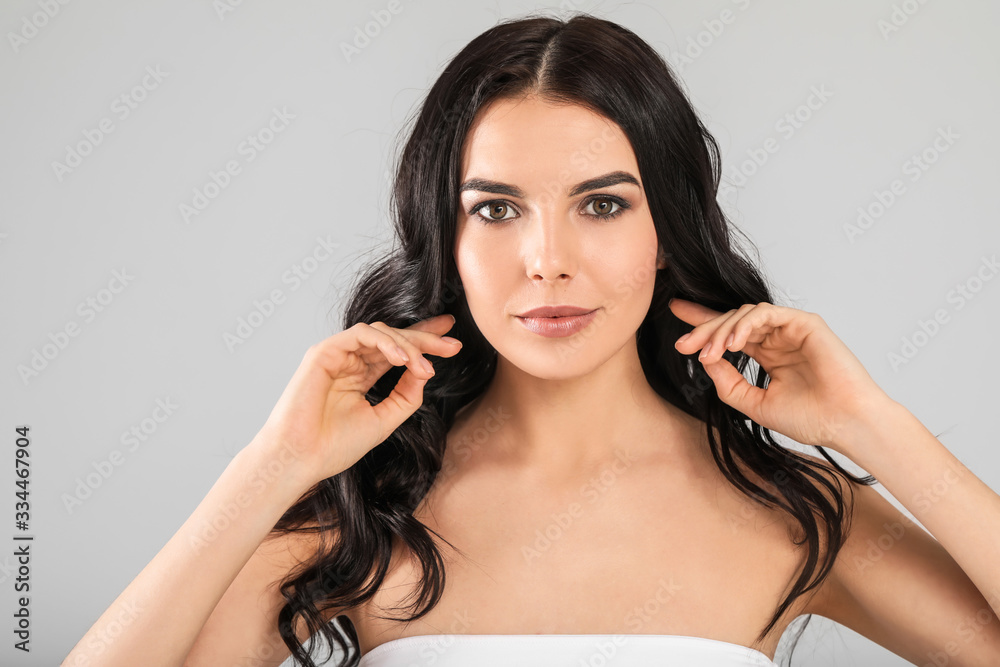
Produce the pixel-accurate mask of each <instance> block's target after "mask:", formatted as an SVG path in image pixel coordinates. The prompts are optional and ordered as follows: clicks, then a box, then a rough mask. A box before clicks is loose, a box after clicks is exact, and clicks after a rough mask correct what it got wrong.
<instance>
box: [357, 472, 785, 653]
mask: <svg viewBox="0 0 1000 667" xmlns="http://www.w3.org/2000/svg"><path fill="white" fill-rule="evenodd" d="M581 482H583V480H581ZM490 487H491V484H489V483H481V485H480V486H479V487H477V491H476V492H475V493H472V492H470V491H469V490H468V489H466V490H465V491H466V492H465V493H459V492H456V491H457V490H455V489H452V490H451V491H449V492H447V493H439V494H438V495H436V496H433V497H429V498H428V499H427V500H426V501H425V503H423V504H422V505H421V507H419V508H418V510H417V512H415V516H416V517H417V518H419V519H420V521H421V522H422V523H424V524H425V525H426V526H428V528H431V529H433V530H434V531H437V532H438V533H439V534H440V535H441V537H443V538H444V539H445V540H447V541H448V542H450V543H451V544H452V545H454V546H455V547H456V548H457V550H455V549H452V548H450V547H449V546H448V545H447V544H445V543H443V542H442V541H441V540H440V539H436V540H435V541H436V542H437V544H438V546H439V549H440V552H441V555H442V557H443V561H444V562H443V566H444V571H445V575H446V579H445V587H444V589H443V593H442V596H441V599H440V601H439V602H438V604H437V605H435V606H434V608H433V609H431V610H430V611H429V612H428V613H427V614H426V615H425V616H423V617H422V618H420V619H417V620H415V621H412V622H410V623H408V624H407V623H403V622H400V621H393V620H385V619H379V618H376V616H378V615H383V616H394V617H397V618H405V617H407V616H410V615H412V614H413V611H414V610H413V609H409V610H407V611H406V612H405V613H404V612H401V611H398V610H396V611H393V608H394V607H395V608H397V609H401V608H403V607H405V606H406V605H407V604H409V603H411V602H412V601H413V600H414V599H415V597H413V596H414V595H415V594H416V592H417V591H418V590H419V585H418V580H419V578H420V577H421V576H422V575H423V572H422V571H421V569H420V568H419V567H418V563H417V561H416V560H415V559H414V558H412V557H407V556H405V555H404V554H403V553H402V552H400V553H399V556H398V557H396V558H394V560H393V564H392V566H391V567H390V571H389V573H388V574H387V576H386V579H385V581H384V582H383V584H382V585H381V586H380V588H379V590H378V592H377V593H376V595H375V597H374V598H373V599H372V600H371V601H370V602H369V604H367V605H366V606H365V607H363V608H359V609H356V610H354V611H353V614H352V615H351V618H352V621H353V622H354V623H355V628H356V630H357V632H358V635H359V639H360V641H361V648H362V651H363V652H364V651H367V650H370V649H371V648H372V647H373V646H375V645H378V644H381V643H384V642H386V641H389V640H391V639H397V638H401V637H405V636H411V635H426V634H451V633H460V634H674V635H685V636H695V637H706V638H710V639H718V640H722V641H728V642H732V643H737V644H742V645H750V644H751V643H752V642H753V640H754V639H755V638H756V636H757V634H758V633H759V632H760V630H761V629H762V628H763V627H764V626H765V625H766V624H767V623H768V622H769V621H770V619H771V616H772V615H773V613H774V610H775V608H776V606H777V604H778V603H779V602H780V601H781V599H782V596H783V594H784V593H785V590H786V588H787V587H788V585H789V583H790V581H791V580H792V579H793V578H794V576H795V574H796V568H797V567H798V566H799V564H800V560H801V557H802V553H803V552H802V551H801V550H800V551H796V550H795V548H794V545H792V544H791V541H790V539H789V536H788V532H787V522H786V520H785V519H783V518H782V517H781V516H779V515H777V514H775V513H773V512H770V511H767V510H764V509H763V508H760V507H759V506H757V505H756V504H755V503H753V502H752V501H750V500H749V499H748V498H745V497H743V496H741V495H739V494H738V492H736V491H735V489H731V487H730V488H727V486H726V485H724V484H715V483H709V482H707V481H705V482H703V483H702V484H699V485H695V486H690V487H684V486H681V485H670V484H664V483H662V481H661V482H659V483H657V480H656V478H655V477H652V479H651V481H649V482H647V481H645V480H644V479H643V478H642V476H639V475H637V476H634V477H633V478H632V479H630V480H628V482H626V481H624V480H620V481H619V484H618V485H617V487H616V485H615V484H614V483H611V484H603V485H602V484H601V483H600V481H599V480H591V481H590V483H581V484H580V485H579V487H578V488H571V487H567V488H566V489H565V490H563V491H559V492H555V491H552V490H551V489H550V490H547V491H544V492H542V491H538V490H537V489H536V490H535V492H534V493H531V489H529V488H512V487H511V486H510V485H509V484H508V485H507V486H506V487H504V486H500V485H498V486H496V487H494V488H490ZM800 602H801V600H800ZM797 615H798V610H797V609H796V608H793V610H792V611H791V613H789V614H786V615H785V617H783V623H782V624H780V625H779V628H778V630H777V631H776V632H775V633H774V636H773V644H774V645H775V646H776V644H777V639H778V638H779V637H780V634H781V630H783V629H784V627H785V625H787V623H788V622H790V621H791V620H792V619H794V618H795V616H797ZM771 648H772V649H773V647H771ZM772 654H773V650H772Z"/></svg>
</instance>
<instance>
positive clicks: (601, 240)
mask: <svg viewBox="0 0 1000 667" xmlns="http://www.w3.org/2000/svg"><path fill="white" fill-rule="evenodd" d="M595 179H596V180H595ZM460 183H461V184H462V185H461V192H460V198H461V206H460V210H459V211H458V230H457V237H456V243H455V262H456V264H457V266H458V272H459V275H460V277H461V279H462V285H463V287H464V290H465V295H466V298H467V299H468V303H469V309H470V311H471V313H472V317H473V318H474V319H475V321H476V324H477V326H478V327H479V330H480V331H481V332H482V334H483V336H485V337H486V339H487V340H488V341H489V342H490V344H492V345H493V347H494V348H495V349H496V350H497V352H498V353H499V354H500V355H501V356H502V357H504V358H506V359H507V360H509V361H510V362H511V363H513V364H514V365H515V366H517V367H518V368H520V369H522V370H523V371H525V372H527V373H530V374H531V375H534V376H536V377H541V378H547V379H558V378H568V377H574V376H578V375H581V374H584V373H587V372H589V371H591V370H593V369H594V368H596V367H597V366H599V365H600V364H603V363H604V362H605V361H607V360H608V359H610V358H611V357H612V356H614V355H615V354H617V353H619V352H621V351H623V350H624V351H626V352H628V351H629V350H628V348H627V347H626V346H629V345H631V346H632V347H633V348H634V342H635V332H636V330H637V329H638V328H639V325H640V324H641V323H642V320H643V318H644V317H645V316H646V313H647V311H648V310H649V304H650V302H651V300H652V294H653V283H654V279H655V272H656V271H655V270H656V268H657V267H658V266H659V267H660V268H662V267H663V266H665V264H664V262H662V261H661V262H660V263H659V265H658V264H657V247H658V246H657V238H656V231H655V229H654V227H653V219H652V217H651V216H650V213H649V209H648V207H647V205H646V198H645V195H644V192H643V188H642V182H641V181H640V180H639V168H638V165H637V164H636V161H635V155H634V154H633V152H632V147H631V145H630V144H629V141H628V139H627V138H626V136H625V134H624V133H623V132H622V131H621V129H620V128H619V127H618V126H617V125H615V124H614V123H612V122H611V121H609V120H607V119H606V118H604V117H603V116H600V115H597V114H595V113H593V112H591V111H589V110H587V109H585V108H583V107H581V106H568V105H554V104H552V103H550V102H545V101H542V100H540V99H539V98H537V97H528V98H523V99H521V100H498V101H496V102H494V103H493V104H492V105H490V106H488V107H486V108H484V109H483V110H482V111H481V112H480V114H479V116H477V119H476V122H475V123H474V124H473V126H472V129H471V130H470V133H469V135H468V138H467V139H466V142H465V145H464V147H463V154H462V178H461V181H460ZM477 207H478V210H475V211H473V209H477ZM543 306H576V307H579V308H581V309H582V310H584V311H592V312H591V313H590V314H589V315H587V316H585V317H583V318H569V319H565V320H562V321H561V322H560V321H559V320H558V319H552V318H529V319H522V318H521V317H519V316H520V315H523V314H524V313H526V311H529V310H532V309H535V308H539V307H543ZM567 323H571V324H573V325H575V327H576V328H575V329H574V328H572V327H571V326H569V325H568V324H567ZM581 327H582V328H581ZM546 332H548V333H549V335H544V334H545V333H546ZM560 332H561V333H563V334H569V335H560V336H553V335H551V334H552V333H560Z"/></svg>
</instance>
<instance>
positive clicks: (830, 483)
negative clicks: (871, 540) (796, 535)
mask: <svg viewBox="0 0 1000 667" xmlns="http://www.w3.org/2000/svg"><path fill="white" fill-rule="evenodd" d="M796 454H798V455H799V456H801V457H803V458H805V459H808V460H809V461H811V462H812V463H814V464H815V466H813V470H814V471H815V472H816V474H817V477H812V476H808V477H807V479H809V481H810V482H811V483H812V484H813V485H814V486H815V487H816V489H817V490H818V491H819V492H820V493H822V494H823V495H824V496H825V497H826V498H827V500H828V501H831V502H832V501H834V492H833V489H836V490H837V493H838V494H839V495H840V497H841V498H842V499H843V503H844V522H843V534H844V538H843V541H842V544H841V548H840V550H839V551H838V552H837V556H836V559H835V561H834V566H833V568H831V570H830V572H829V573H828V574H827V576H826V577H825V578H824V579H823V581H822V582H821V584H820V585H819V587H818V588H817V590H816V593H815V594H814V595H812V596H811V597H810V598H809V599H808V602H807V603H806V605H805V607H804V608H803V610H802V613H803V614H819V615H820V616H825V617H828V618H829V610H830V608H831V606H832V605H833V604H835V600H836V599H837V595H838V593H837V591H838V590H839V589H840V586H841V584H840V582H839V580H838V575H839V572H840V568H839V567H838V563H840V562H841V561H842V560H843V558H844V557H845V555H846V554H847V553H849V551H850V549H849V546H850V545H851V544H852V541H853V540H852V536H853V535H854V531H853V526H854V523H855V518H856V515H857V514H858V513H859V512H863V511H864V510H863V507H861V506H860V505H859V497H860V498H867V495H864V493H863V492H864V491H865V490H867V491H868V492H870V493H877V492H876V491H874V490H873V489H871V488H870V487H866V486H864V485H859V484H857V483H855V482H852V481H851V480H850V479H849V478H847V477H846V476H845V475H844V473H842V472H840V471H839V470H837V469H836V468H835V467H834V466H833V464H832V463H830V462H829V461H827V460H826V459H824V458H821V457H819V456H814V455H812V454H807V453H805V452H798V451H797V452H796ZM821 536H822V538H823V539H822V542H823V545H822V548H823V550H824V552H825V550H826V549H827V546H828V545H827V542H826V538H825V535H823V532H822V531H821Z"/></svg>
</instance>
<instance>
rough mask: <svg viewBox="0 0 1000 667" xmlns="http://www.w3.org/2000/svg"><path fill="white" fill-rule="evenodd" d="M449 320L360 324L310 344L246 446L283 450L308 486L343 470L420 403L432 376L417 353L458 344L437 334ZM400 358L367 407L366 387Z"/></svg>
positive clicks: (440, 351) (443, 353) (444, 353)
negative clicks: (388, 386) (391, 380)
mask: <svg viewBox="0 0 1000 667" xmlns="http://www.w3.org/2000/svg"><path fill="white" fill-rule="evenodd" d="M454 323H455V320H454V317H453V316H451V315H448V314H443V315H438V316H436V317H431V318H429V319H426V320H421V321H419V322H416V323H415V324H413V325H411V326H409V327H407V328H405V329H396V328H393V327H390V326H388V325H386V324H384V323H382V322H373V323H372V324H370V325H369V324H365V323H363V322H359V323H358V324H355V325H354V326H352V327H351V328H349V329H345V330H344V331H341V332H340V333H337V334H334V335H333V336H330V337H329V338H327V339H325V340H323V341H320V342H319V343H317V344H316V345H313V346H312V347H310V348H309V349H308V350H307V351H306V354H305V357H304V358H303V359H302V363H301V364H299V367H298V369H297V370H296V371H295V374H294V375H293V376H292V379H291V381H290V382H289V383H288V386H287V387H286V388H285V391H284V392H283V393H282V394H281V397H280V398H279V399H278V403H277V404H276V405H275V406H274V409H273V410H272V411H271V414H270V416H268V418H267V421H266V422H265V424H264V426H263V427H262V428H261V430H260V432H259V433H258V434H257V436H256V437H255V438H254V443H253V444H256V443H261V446H264V447H276V448H283V449H287V450H290V452H291V454H292V455H293V456H294V457H296V459H297V461H296V462H295V466H296V467H297V468H299V469H300V471H301V472H302V474H304V475H305V477H306V479H307V480H308V481H309V486H312V484H315V483H316V482H319V481H321V480H323V479H326V478H327V477H332V476H333V475H336V474H338V473H340V472H342V471H344V470H347V469H348V468H350V467H351V466H352V465H354V464H355V463H356V462H357V461H358V460H359V459H361V457H363V456H364V455H365V454H367V453H368V452H369V451H370V450H371V449H373V448H374V447H375V446H376V445H378V444H379V443H381V442H382V441H383V440H385V439H386V438H387V437H388V436H389V435H390V434H391V433H392V432H393V431H394V430H395V429H396V428H397V427H398V426H399V425H400V424H402V423H403V422H404V421H405V420H406V419H407V418H408V417H409V416H410V415H411V414H413V413H414V412H415V411H416V410H417V408H418V407H420V405H421V404H422V403H423V390H424V384H425V383H426V382H427V381H428V380H429V379H430V378H431V377H432V376H433V370H430V371H428V370H427V369H425V368H424V366H423V364H422V362H426V363H427V364H429V363H430V362H429V361H426V359H425V358H424V356H423V355H424V354H432V355H435V356H438V357H450V356H452V355H453V354H455V353H457V352H458V351H459V350H461V349H462V346H461V344H460V343H458V342H454V343H452V342H449V340H448V339H446V338H442V336H443V334H444V333H445V332H446V331H448V330H449V329H451V327H452V326H453V325H454ZM451 340H454V339H451ZM397 346H398V347H397ZM398 348H402V350H403V354H402V355H401V354H400V352H399V350H398ZM404 356H406V357H409V359H408V360H407V359H405V358H404ZM403 364H405V365H406V370H405V371H404V372H403V374H402V376H401V377H400V378H399V381H398V382H397V383H396V386H395V388H394V389H393V390H392V392H391V393H390V394H389V395H388V396H387V397H386V398H385V399H383V400H382V401H380V402H379V403H377V404H376V405H371V404H370V403H369V402H368V400H367V399H366V398H365V394H366V393H367V392H368V390H369V389H371V387H372V386H373V385H374V384H375V382H376V381H377V380H378V379H379V378H380V377H382V375H384V374H385V372H386V371H387V370H389V368H390V367H392V366H399V365H403Z"/></svg>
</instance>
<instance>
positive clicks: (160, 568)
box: [62, 439, 311, 667]
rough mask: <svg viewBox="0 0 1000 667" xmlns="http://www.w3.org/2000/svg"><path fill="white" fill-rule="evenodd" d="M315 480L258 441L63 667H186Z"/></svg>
mask: <svg viewBox="0 0 1000 667" xmlns="http://www.w3.org/2000/svg"><path fill="white" fill-rule="evenodd" d="M279 468H280V470H279ZM309 479H311V477H309V476H308V474H306V471H303V470H301V469H300V467H299V464H298V461H297V459H296V458H295V457H294V456H293V455H292V454H291V452H290V450H288V449H284V448H281V447H279V446H276V445H275V444H273V443H271V442H267V441H263V440H257V439H255V440H254V441H253V442H252V443H251V444H250V445H248V446H247V447H245V448H244V449H243V450H242V451H240V452H239V453H238V454H237V455H236V456H235V457H234V458H233V460H232V461H231V462H230V463H229V465H228V466H227V467H226V469H225V471H224V472H223V473H222V475H221V476H220V477H219V479H218V481H217V482H216V483H215V484H214V485H213V486H212V488H211V489H210V490H209V492H208V494H207V495H206V496H205V498H204V500H202V501H201V503H200V504H199V505H198V507H197V508H196V509H195V510H194V512H193V513H192V514H191V516H190V517H189V518H188V519H187V521H185V522H184V524H183V525H182V526H181V527H180V529H179V530H178V531H177V532H176V533H175V534H174V536H173V537H172V538H170V541H168V542H167V543H166V545H165V546H164V547H163V548H162V549H161V550H160V552H159V553H157V554H156V556H155V557H154V558H153V560H151V561H150V562H149V564H148V565H147V566H146V567H145V568H144V569H143V570H142V572H140V573H139V574H138V575H137V576H136V578H135V579H134V580H133V581H132V582H131V583H130V584H129V585H128V587H127V588H126V589H125V590H124V591H123V592H122V593H121V595H119V596H118V598H117V599H116V600H115V601H114V602H113V603H112V604H111V606H110V607H109V608H108V609H107V611H105V612H104V614H102V615H101V617H100V618H99V619H98V620H97V622H96V623H94V625H93V627H91V628H90V630H89V631H88V632H87V634H85V635H84V636H83V638H82V639H81V640H80V641H79V642H78V643H77V645H76V647H74V649H73V650H72V651H71V652H70V654H69V655H68V656H67V657H66V659H65V660H64V661H63V662H62V665H63V667H84V666H87V667H94V666H97V665H100V666H101V667H118V666H121V667H134V666H135V665H140V664H141V665H144V666H147V665H148V666H149V667H154V666H157V667H158V666H163V667H167V666H169V667H179V666H180V665H182V664H184V662H185V658H186V657H187V656H188V653H189V652H190V651H191V647H192V646H193V644H194V642H195V640H196V639H197V638H198V635H199V633H200V632H201V630H202V628H203V626H205V623H206V621H207V620H208V618H209V616H210V615H211V614H212V611H213V609H215V607H216V605H217V604H218V603H219V600H220V599H221V598H222V596H223V594H224V593H226V590H227V589H228V588H229V586H230V584H232V582H233V580H234V579H235V578H236V576H237V574H239V573H240V570H242V569H243V567H244V565H245V564H246V563H247V561H248V560H249V559H250V557H251V555H253V554H254V552H255V551H256V550H257V549H258V547H259V546H260V545H261V543H262V542H263V541H264V538H265V537H267V535H268V533H269V532H270V531H271V529H272V528H273V527H274V524H275V523H276V522H277V521H278V519H279V518H280V517H281V515H282V514H283V513H284V511H285V510H286V509H287V508H288V507H290V506H291V505H293V504H294V503H295V501H296V500H298V498H299V497H301V495H302V494H303V493H304V492H305V491H307V490H308V488H309V485H310V483H309V482H308V481H307V480H309Z"/></svg>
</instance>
